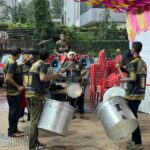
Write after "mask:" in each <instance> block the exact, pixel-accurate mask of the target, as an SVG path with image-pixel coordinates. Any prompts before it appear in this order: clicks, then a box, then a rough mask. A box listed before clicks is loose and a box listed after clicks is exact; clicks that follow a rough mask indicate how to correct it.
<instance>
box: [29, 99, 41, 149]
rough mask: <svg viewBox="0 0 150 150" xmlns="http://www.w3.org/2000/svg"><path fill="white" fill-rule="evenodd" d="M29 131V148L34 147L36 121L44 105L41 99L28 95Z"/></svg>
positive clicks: (36, 138) (35, 142)
mask: <svg viewBox="0 0 150 150" xmlns="http://www.w3.org/2000/svg"><path fill="white" fill-rule="evenodd" d="M28 100H29V109H30V133H29V135H30V136H29V148H34V147H35V146H36V144H37V143H38V128H37V126H38V123H39V120H40V116H41V113H42V110H43V107H44V104H43V101H42V100H41V99H39V98H38V97H36V96H35V97H30V98H28Z"/></svg>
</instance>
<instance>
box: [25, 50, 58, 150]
mask: <svg viewBox="0 0 150 150" xmlns="http://www.w3.org/2000/svg"><path fill="white" fill-rule="evenodd" d="M39 57H40V59H39V60H38V61H37V62H35V63H34V64H33V65H32V67H31V69H30V71H29V76H28V81H27V92H26V97H27V98H28V100H29V108H30V120H31V123H30V137H29V149H30V150H31V149H41V148H44V145H43V144H41V143H40V142H39V141H38V128H37V125H38V122H39V119H40V116H41V113H42V110H43V106H44V105H43V102H44V101H45V98H44V96H45V94H46V92H45V84H46V83H47V82H49V81H50V80H53V79H55V78H57V77H58V75H59V74H58V73H53V74H51V75H47V72H48V65H47V63H46V62H47V60H48V57H49V53H48V52H47V51H40V52H39Z"/></svg>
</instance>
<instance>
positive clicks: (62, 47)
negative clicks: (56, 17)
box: [54, 33, 71, 56]
mask: <svg viewBox="0 0 150 150" xmlns="http://www.w3.org/2000/svg"><path fill="white" fill-rule="evenodd" d="M70 49H71V48H70V44H69V42H68V41H67V38H66V34H65V33H61V34H60V40H59V41H57V42H56V47H55V51H54V53H55V54H56V55H57V56H58V55H60V54H64V55H67V53H68V52H69V51H70Z"/></svg>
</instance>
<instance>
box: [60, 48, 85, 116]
mask: <svg viewBox="0 0 150 150" xmlns="http://www.w3.org/2000/svg"><path fill="white" fill-rule="evenodd" d="M75 57H76V53H75V52H73V51H70V52H69V53H68V58H69V61H67V62H65V63H64V65H63V66H62V70H61V71H62V72H66V76H67V82H68V84H71V83H73V82H78V83H80V84H82V83H81V82H82V77H84V76H85V75H86V73H87V70H86V69H85V68H84V67H83V66H82V65H81V64H80V63H79V62H78V61H76V60H75ZM68 66H70V67H68ZM68 100H69V102H70V105H71V106H73V107H75V108H76V106H78V110H79V113H80V118H82V119H83V118H84V92H82V94H81V96H79V97H78V98H77V99H74V98H71V97H68ZM74 118H75V116H74Z"/></svg>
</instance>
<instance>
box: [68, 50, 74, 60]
mask: <svg viewBox="0 0 150 150" xmlns="http://www.w3.org/2000/svg"><path fill="white" fill-rule="evenodd" d="M71 55H75V56H76V53H75V52H74V51H70V52H69V53H68V55H67V57H68V58H70V56H71Z"/></svg>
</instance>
